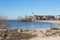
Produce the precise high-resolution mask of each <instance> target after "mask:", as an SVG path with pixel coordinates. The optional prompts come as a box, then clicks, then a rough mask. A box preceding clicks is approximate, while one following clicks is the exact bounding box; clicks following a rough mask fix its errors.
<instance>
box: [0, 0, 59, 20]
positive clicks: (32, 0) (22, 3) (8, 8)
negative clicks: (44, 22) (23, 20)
mask: <svg viewBox="0 0 60 40" xmlns="http://www.w3.org/2000/svg"><path fill="white" fill-rule="evenodd" d="M32 12H33V13H34V14H36V15H60V0H0V16H7V17H8V19H16V18H17V17H18V16H25V15H28V16H30V15H32Z"/></svg>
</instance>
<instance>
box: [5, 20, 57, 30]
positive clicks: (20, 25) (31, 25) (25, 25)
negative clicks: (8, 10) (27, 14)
mask: <svg viewBox="0 0 60 40" xmlns="http://www.w3.org/2000/svg"><path fill="white" fill-rule="evenodd" d="M4 23H5V25H9V26H8V27H9V29H41V28H51V27H57V26H58V24H56V23H49V22H17V21H15V20H6V21H5V22H4Z"/></svg>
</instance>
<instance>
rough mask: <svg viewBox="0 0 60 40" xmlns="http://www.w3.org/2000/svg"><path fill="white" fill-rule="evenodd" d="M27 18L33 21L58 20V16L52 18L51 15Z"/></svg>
mask: <svg viewBox="0 0 60 40" xmlns="http://www.w3.org/2000/svg"><path fill="white" fill-rule="evenodd" d="M29 18H30V19H31V20H32V21H33V20H60V15H57V16H52V15H33V16H29Z"/></svg>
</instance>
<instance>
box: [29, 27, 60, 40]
mask: <svg viewBox="0 0 60 40" xmlns="http://www.w3.org/2000/svg"><path fill="white" fill-rule="evenodd" d="M38 30H39V29H38ZM42 30H43V31H42ZM35 33H36V35H37V36H36V37H35V38H31V39H30V40H60V28H58V29H49V28H48V29H41V30H40V31H37V32H35Z"/></svg>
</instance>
